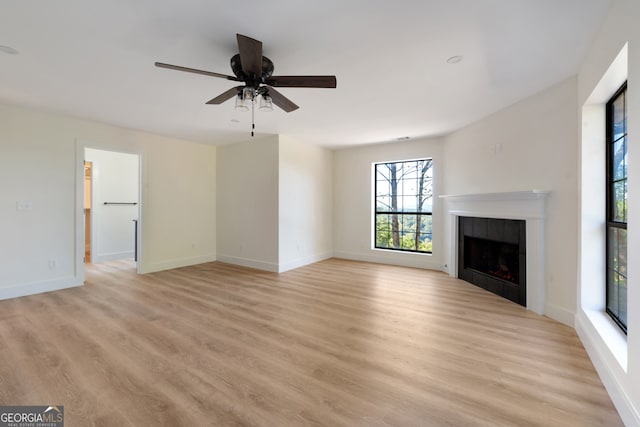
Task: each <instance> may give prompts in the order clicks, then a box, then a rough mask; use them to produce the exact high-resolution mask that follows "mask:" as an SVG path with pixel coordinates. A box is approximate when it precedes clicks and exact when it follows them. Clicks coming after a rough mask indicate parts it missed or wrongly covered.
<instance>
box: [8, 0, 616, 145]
mask: <svg viewBox="0 0 640 427" xmlns="http://www.w3.org/2000/svg"><path fill="white" fill-rule="evenodd" d="M610 3H611V0H447V1H443V0H397V1H388V0H349V1H345V0H323V1H316V2H310V1H293V0H268V1H264V0H263V1H258V0H243V1H238V0H235V1H224V0H181V1H178V0H108V1H97V0H56V1H36V0H22V1H18V0H16V1H9V2H3V4H2V6H1V9H0V45H5V46H11V47H13V48H15V49H17V50H18V51H19V52H20V53H19V54H18V55H9V54H6V53H2V52H0V101H2V102H5V103H11V104H18V105H25V106H29V107H34V108H38V109H44V110H47V111H53V112H59V113H63V114H69V115H73V116H78V117H82V118H87V119H92V120H97V121H100V122H106V123H110V124H114V125H117V126H123V127H128V128H134V129H141V130H146V131H150V132H154V133H158V134H163V135H169V136H176V137H181V138H185V139H189V140H194V141H202V142H208V143H213V144H225V143H230V142H235V141H240V140H246V139H248V138H249V132H250V123H251V114H250V113H239V112H236V110H235V109H234V108H233V100H231V101H227V102H226V103H224V104H222V105H205V102H206V101H208V100H209V99H211V98H213V97H214V96H216V95H218V94H220V93H221V92H223V91H225V90H227V89H229V88H230V87H232V86H233V85H234V83H235V82H230V81H227V80H224V79H217V78H213V77H206V76H201V75H196V74H189V73H181V72H177V71H172V70H165V69H160V68H156V67H154V65H153V64H154V62H155V61H159V62H167V63H171V64H177V65H182V66H186V67H192V68H199V69H204V70H209V71H215V72H219V73H223V74H232V72H231V69H230V67H229V59H230V58H231V56H232V55H234V54H235V53H237V46H236V39H235V34H236V33H240V34H244V35H247V36H249V37H253V38H255V39H258V40H261V41H262V42H263V52H264V55H265V56H268V57H269V58H270V59H271V60H272V61H273V62H274V63H275V72H274V75H278V74H280V75H307V74H311V75H317V74H333V75H336V76H337V80H338V87H337V89H302V88H282V89H280V92H282V93H283V94H284V95H286V96H287V97H289V98H290V99H291V100H293V101H294V102H295V103H297V104H298V105H299V106H300V107H301V108H300V109H299V110H296V111H294V112H292V113H288V114H287V113H284V112H283V111H281V110H279V109H276V110H274V111H273V112H271V113H263V112H257V111H256V118H255V121H256V131H257V134H258V135H261V134H287V135H292V136H295V137H299V138H302V139H304V140H306V141H310V142H314V143H318V144H321V145H325V146H329V147H338V146H345V145H357V144H366V143H376V142H387V141H395V140H396V139H397V138H399V137H405V136H408V137H411V138H416V137H426V136H434V135H441V134H444V133H448V132H451V131H452V130H455V129H458V128H460V127H462V126H464V125H466V124H469V123H471V122H473V121H475V120H478V119H480V118H482V117H485V116H487V115H489V114H491V113H492V112H494V111H497V110H499V109H501V108H503V107H505V106H507V105H510V104H512V103H514V102H516V101H518V100H520V99H523V98H525V97H527V96H529V95H531V94H533V93H536V92H538V91H540V90H542V89H544V88H546V87H548V86H551V85H553V84H554V83H556V82H559V81H561V80H563V79H565V78H567V77H569V76H571V75H574V74H575V73H576V72H577V71H578V67H579V65H580V63H581V61H582V60H583V56H584V54H585V52H586V50H587V48H588V46H589V44H590V41H591V40H592V39H593V38H594V36H595V34H596V32H597V30H598V28H599V26H600V24H601V23H602V20H603V17H604V16H605V14H606V11H607V8H608V7H609V4H610ZM454 55H462V56H463V57H464V59H463V61H462V62H460V63H458V64H448V63H447V58H449V57H451V56H454Z"/></svg>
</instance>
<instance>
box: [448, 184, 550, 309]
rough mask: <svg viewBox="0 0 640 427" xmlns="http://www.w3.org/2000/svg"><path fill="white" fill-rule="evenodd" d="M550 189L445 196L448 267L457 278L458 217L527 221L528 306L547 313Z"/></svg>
mask: <svg viewBox="0 0 640 427" xmlns="http://www.w3.org/2000/svg"><path fill="white" fill-rule="evenodd" d="M548 196H549V192H548V191H544V190H529V191H514V192H505V193H479V194H451V195H442V196H440V198H441V199H442V200H444V202H445V210H446V212H447V213H448V221H447V223H448V227H447V228H448V231H446V232H445V233H447V234H448V239H446V240H447V242H448V250H447V252H446V254H445V269H446V271H447V272H448V273H449V274H450V275H451V276H454V277H458V251H459V248H458V247H459V245H458V242H459V240H458V218H459V217H465V216H466V217H477V218H497V219H517V220H523V221H525V233H526V256H525V262H526V273H524V274H525V278H526V298H525V300H526V307H527V309H529V310H532V311H534V312H536V313H538V314H544V313H545V296H546V280H545V215H546V200H547V197H548Z"/></svg>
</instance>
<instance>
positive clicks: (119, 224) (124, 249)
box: [84, 148, 140, 264]
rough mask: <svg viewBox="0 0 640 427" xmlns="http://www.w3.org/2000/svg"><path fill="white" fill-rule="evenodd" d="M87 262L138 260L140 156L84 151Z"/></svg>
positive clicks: (98, 150)
mask: <svg viewBox="0 0 640 427" xmlns="http://www.w3.org/2000/svg"><path fill="white" fill-rule="evenodd" d="M84 164H85V167H84V168H85V173H84V185H85V189H84V212H85V227H84V236H85V239H84V247H85V250H84V259H85V263H93V264H99V263H103V262H107V261H115V260H131V261H132V262H133V263H136V261H137V259H136V258H137V257H136V255H137V249H138V241H139V239H138V220H139V213H140V182H139V181H140V179H139V177H140V156H139V155H137V154H131V153H123V152H117V151H107V150H101V149H94V148H85V149H84Z"/></svg>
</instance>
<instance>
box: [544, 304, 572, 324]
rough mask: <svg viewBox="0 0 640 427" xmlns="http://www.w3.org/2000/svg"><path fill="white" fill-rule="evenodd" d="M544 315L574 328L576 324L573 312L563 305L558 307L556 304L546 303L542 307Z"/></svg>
mask: <svg viewBox="0 0 640 427" xmlns="http://www.w3.org/2000/svg"><path fill="white" fill-rule="evenodd" d="M544 315H545V316H547V317H550V318H552V319H553V320H557V321H558V322H560V323H564V324H565V325H567V326H571V327H572V328H575V326H576V315H575V313H573V312H571V311H569V310H567V309H566V308H564V307H558V306H557V305H554V304H549V303H547V304H546V305H545V307H544Z"/></svg>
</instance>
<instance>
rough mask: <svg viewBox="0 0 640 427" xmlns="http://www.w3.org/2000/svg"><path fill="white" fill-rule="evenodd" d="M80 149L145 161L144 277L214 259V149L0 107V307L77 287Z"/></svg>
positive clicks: (80, 225)
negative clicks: (2, 301) (17, 298)
mask: <svg viewBox="0 0 640 427" xmlns="http://www.w3.org/2000/svg"><path fill="white" fill-rule="evenodd" d="M76 141H78V143H76ZM85 146H87V147H92V148H99V149H107V150H113V151H123V152H134V153H137V154H140V155H141V156H142V172H143V177H142V186H143V193H142V204H143V211H142V213H143V216H142V218H141V223H142V230H141V234H142V238H143V241H144V245H143V252H142V254H141V255H142V257H141V259H140V268H141V270H142V272H148V271H155V270H160V269H163V268H171V267H175V266H180V265H188V264H195V263H198V262H203V261H205V260H213V259H215V222H216V217H215V156H216V149H215V147H213V146H208V145H202V144H194V143H190V142H187V141H182V140H177V139H173V138H166V137H161V136H157V135H152V134H148V133H144V132H138V131H133V130H128V129H122V128H117V127H114V126H109V125H104V124H100V123H96V122H90V121H86V120H80V119H74V118H70V117H65V116H61V115H55V114H48V113H43V112H38V111H34V110H29V109H25V108H20V107H15V106H8V105H1V104H0V183H1V184H0V186H1V188H2V198H0V235H1V236H2V239H0V298H8V297H12V296H19V295H26V294H30V293H35V292H42V291H47V290H53V289H60V288H64V287H68V286H77V285H80V284H82V280H83V272H84V265H82V263H81V260H82V252H83V249H84V242H83V240H82V238H83V235H82V236H81V233H82V234H83V233H84V228H83V221H82V209H83V206H82V191H83V184H84V175H83V173H82V172H83V167H82V161H83V155H82V153H83V152H84V147H85ZM78 147H80V148H81V149H79V148H78ZM79 153H80V154H79ZM76 178H77V179H76ZM78 182H79V184H80V185H79V189H80V191H79V193H78V191H77V190H78V186H77V185H76V184H77V183H78ZM18 202H20V203H21V205H22V206H23V207H25V206H30V207H31V208H30V209H25V210H20V211H18V210H17V209H16V206H17V203H18ZM76 245H77V246H78V247H77V248H76ZM52 260H53V261H54V262H53V267H52V268H50V261H52Z"/></svg>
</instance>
